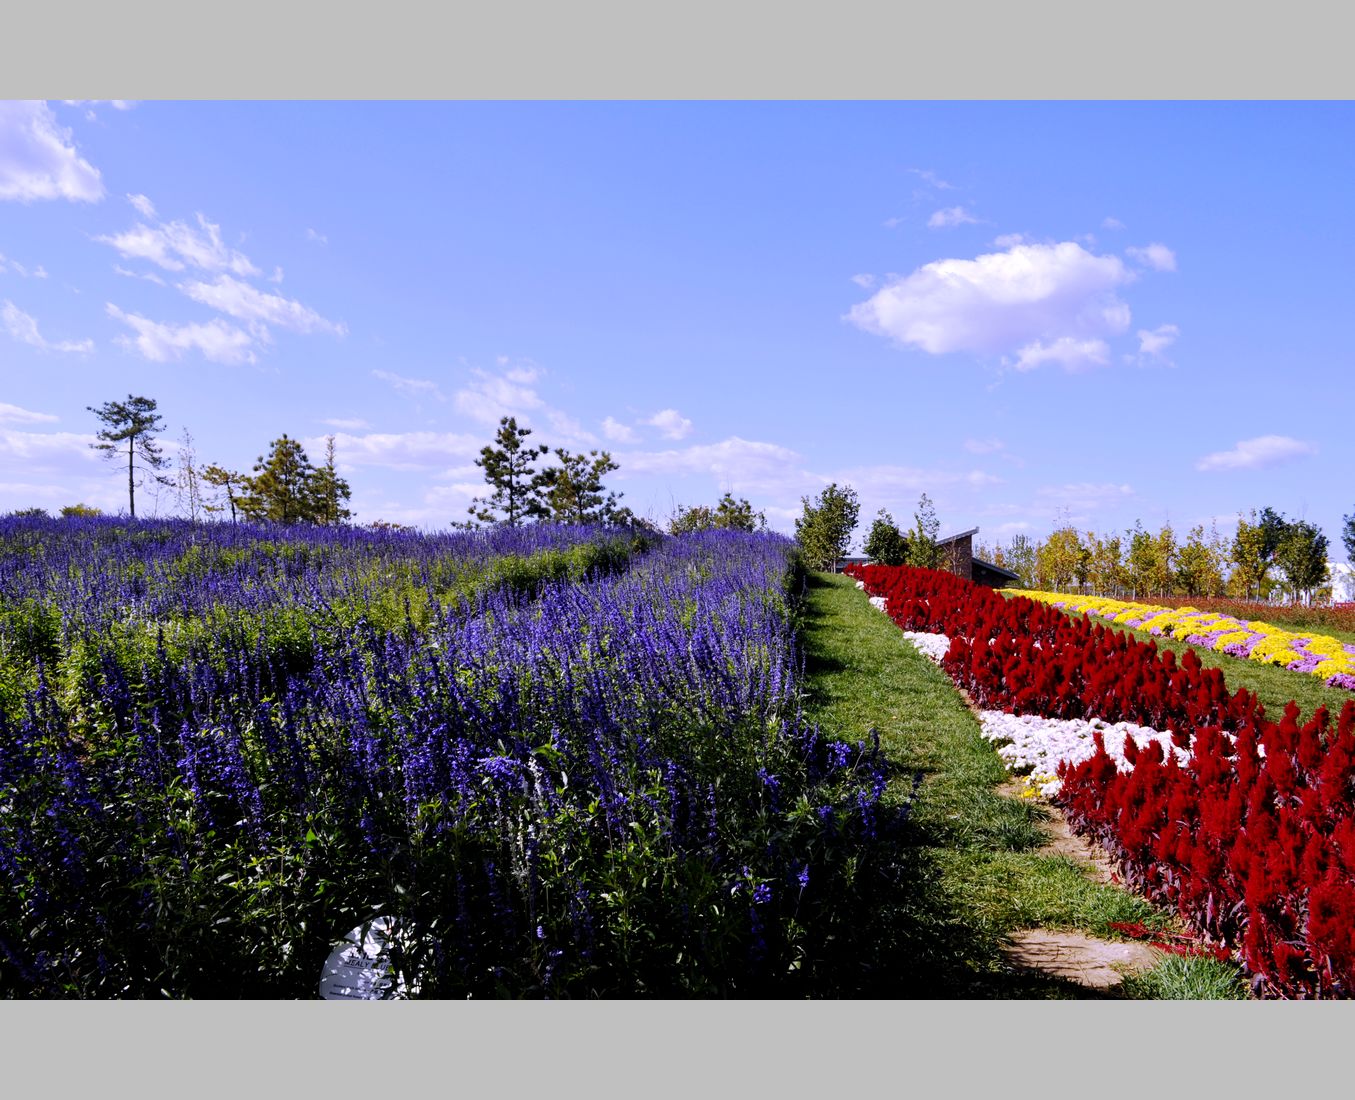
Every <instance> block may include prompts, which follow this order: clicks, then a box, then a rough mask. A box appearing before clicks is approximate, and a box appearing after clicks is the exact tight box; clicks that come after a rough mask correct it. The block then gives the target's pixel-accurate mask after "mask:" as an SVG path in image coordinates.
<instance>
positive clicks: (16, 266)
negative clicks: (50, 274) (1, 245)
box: [0, 252, 47, 279]
mask: <svg viewBox="0 0 1355 1100" xmlns="http://www.w3.org/2000/svg"><path fill="white" fill-rule="evenodd" d="M6 271H12V272H14V274H15V275H18V276H19V277H20V278H24V279H45V278H47V269H46V268H45V267H43V266H42V264H38V266H37V267H35V268H34V269H33V270H32V271H29V270H28V268H26V267H25V266H24V265H23V264H21V263H20V262H19V261H18V260H12V259H8V258H6V256H5V254H4V253H3V252H0V273H3V272H6Z"/></svg>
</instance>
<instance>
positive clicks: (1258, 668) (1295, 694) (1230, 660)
mask: <svg viewBox="0 0 1355 1100" xmlns="http://www.w3.org/2000/svg"><path fill="white" fill-rule="evenodd" d="M1069 614H1073V615H1077V614H1078V613H1076V612H1070V613H1069ZM1087 619H1088V621H1090V622H1092V623H1099V624H1100V625H1101V626H1104V627H1106V628H1108V629H1110V630H1118V631H1121V632H1123V633H1126V634H1132V635H1134V636H1135V637H1137V638H1140V639H1142V640H1143V641H1153V642H1156V643H1157V648H1158V649H1171V650H1174V651H1175V652H1176V656H1177V659H1178V660H1180V658H1181V655H1182V654H1183V653H1185V652H1186V650H1194V652H1195V656H1197V657H1198V658H1199V659H1200V663H1201V664H1202V665H1205V666H1206V667H1208V668H1218V669H1222V670H1223V679H1224V681H1225V682H1226V683H1227V685H1228V690H1229V691H1237V689H1238V688H1246V689H1247V690H1248V691H1250V692H1252V693H1254V694H1255V695H1256V697H1257V698H1258V699H1260V700H1261V703H1262V705H1264V706H1265V708H1266V714H1267V715H1268V716H1269V717H1271V718H1272V719H1274V720H1275V721H1279V719H1280V717H1281V715H1283V714H1284V707H1285V704H1286V703H1288V702H1289V701H1290V700H1291V699H1292V700H1293V701H1294V702H1296V703H1298V705H1299V709H1300V710H1301V711H1302V712H1303V715H1304V717H1307V716H1309V715H1311V714H1312V713H1313V711H1315V710H1316V709H1317V708H1318V707H1320V706H1325V707H1326V708H1327V709H1328V710H1329V711H1331V713H1332V716H1333V717H1335V716H1336V715H1337V714H1339V713H1340V712H1341V707H1342V706H1343V705H1344V704H1345V702H1346V700H1348V699H1351V698H1355V694H1353V693H1351V692H1349V691H1345V690H1343V689H1342V688H1329V687H1327V686H1326V685H1325V684H1324V683H1323V682H1322V681H1321V680H1319V679H1318V678H1317V677H1316V676H1310V675H1308V674H1307V673H1305V672H1290V671H1289V669H1287V668H1281V667H1280V666H1279V665H1268V664H1265V663H1263V662H1261V661H1249V660H1245V659H1244V658H1241V657H1229V656H1227V655H1226V654H1223V653H1216V652H1214V651H1213V650H1212V649H1205V648H1203V647H1202V646H1193V645H1190V644H1189V643H1187V642H1185V641H1184V640H1182V639H1178V638H1167V637H1162V636H1159V635H1153V634H1149V633H1148V631H1146V630H1137V629H1135V628H1134V627H1129V626H1123V625H1121V624H1120V623H1110V622H1107V621H1106V620H1105V619H1100V618H1097V617H1096V616H1095V615H1088V616H1087Z"/></svg>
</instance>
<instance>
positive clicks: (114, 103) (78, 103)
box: [61, 99, 138, 111]
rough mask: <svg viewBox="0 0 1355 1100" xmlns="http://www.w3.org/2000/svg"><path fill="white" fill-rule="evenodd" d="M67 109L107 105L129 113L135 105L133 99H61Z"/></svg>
mask: <svg viewBox="0 0 1355 1100" xmlns="http://www.w3.org/2000/svg"><path fill="white" fill-rule="evenodd" d="M61 102H62V103H64V104H65V105H66V106H67V107H98V106H100V105H101V104H104V103H107V104H108V105H109V106H110V107H112V108H113V109H114V110H115V111H130V110H131V109H132V108H133V107H135V106H136V105H137V102H138V101H137V100H135V99H63V100H62V101H61Z"/></svg>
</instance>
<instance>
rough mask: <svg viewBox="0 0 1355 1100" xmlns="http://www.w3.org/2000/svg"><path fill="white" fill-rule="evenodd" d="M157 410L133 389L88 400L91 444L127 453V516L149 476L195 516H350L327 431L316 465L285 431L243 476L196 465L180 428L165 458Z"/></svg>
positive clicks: (320, 519) (338, 519)
mask: <svg viewBox="0 0 1355 1100" xmlns="http://www.w3.org/2000/svg"><path fill="white" fill-rule="evenodd" d="M156 408H157V405H156V402H155V400H154V399H153V398H149V397H142V396H136V395H133V394H129V395H128V396H127V400H126V401H108V402H105V403H104V404H103V405H102V406H101V407H100V408H97V409H96V408H94V406H92V405H91V406H89V411H90V412H92V413H94V415H95V416H96V417H98V418H99V420H100V421H101V422H102V423H103V427H102V428H101V429H100V430H99V432H98V434H97V437H96V438H97V441H96V442H94V443H91V444H90V446H91V447H93V448H94V449H95V450H98V451H100V452H102V453H103V455H104V457H106V458H108V459H110V460H112V461H115V462H118V463H121V462H122V461H123V458H124V456H125V457H126V462H127V510H128V512H130V513H131V515H132V516H134V517H135V515H136V490H137V487H138V486H139V485H145V484H146V482H147V480H149V481H150V483H151V484H152V485H154V486H155V487H156V488H157V489H163V488H169V489H172V490H173V491H174V492H175V494H176V495H177V497H178V499H179V503H180V505H181V506H182V507H183V509H184V511H186V512H187V514H188V517H189V518H190V519H192V520H194V521H197V520H198V519H201V518H203V516H204V515H205V514H210V513H224V512H226V511H229V512H230V517H231V519H232V521H234V520H236V519H240V518H244V519H251V520H256V521H270V522H276V523H320V524H337V523H344V522H346V521H347V520H349V519H351V518H352V514H353V513H352V512H351V511H349V509H348V507H347V506H346V503H345V502H346V501H347V500H349V499H350V498H351V497H352V495H353V491H352V489H351V487H350V486H349V484H348V482H347V480H345V479H344V478H342V477H340V476H339V472H338V467H337V464H336V461H335V450H334V437H333V436H332V435H331V436H328V437H326V440H325V458H324V461H323V462H322V463H321V464H320V465H318V466H317V465H314V464H312V462H311V460H310V458H309V456H307V454H306V450H305V448H304V447H303V446H302V445H301V443H300V442H299V441H298V440H295V439H292V438H291V437H290V436H288V435H287V434H285V433H284V434H283V435H282V436H281V437H279V438H278V439H275V440H273V442H272V443H271V444H270V445H269V452H268V454H267V455H260V456H259V458H258V461H257V462H256V463H255V464H254V469H253V471H252V472H251V473H249V474H244V473H239V472H236V471H234V470H229V469H227V468H226V467H224V466H221V465H219V464H217V463H209V464H207V465H201V464H199V462H198V456H197V451H196V449H195V447H194V446H193V437H192V436H191V435H190V434H189V433H188V431H187V430H186V429H185V431H184V434H183V439H182V440H181V442H180V443H179V445H178V447H177V455H176V460H175V461H174V462H171V461H170V459H169V457H168V456H167V455H166V454H165V452H164V448H163V446H162V444H161V443H160V442H159V440H158V438H157V437H158V436H159V435H160V433H161V432H162V431H163V430H164V425H163V418H162V417H161V415H160V414H159V413H158V412H157V411H156ZM63 514H65V509H63Z"/></svg>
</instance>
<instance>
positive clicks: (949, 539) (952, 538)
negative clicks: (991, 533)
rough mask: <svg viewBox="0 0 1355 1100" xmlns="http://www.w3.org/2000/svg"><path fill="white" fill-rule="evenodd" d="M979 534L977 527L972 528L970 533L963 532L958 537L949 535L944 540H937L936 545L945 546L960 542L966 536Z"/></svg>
mask: <svg viewBox="0 0 1355 1100" xmlns="http://www.w3.org/2000/svg"><path fill="white" fill-rule="evenodd" d="M978 533H979V529H978V528H977V527H971V528H970V529H969V530H968V531H961V532H960V533H959V534H958V535H947V536H946V537H945V538H943V539H937V540H936V545H937V546H945V545H946V544H947V543H949V542H959V541H960V540H961V539H962V538H964V537H965V536H966V535H977V534H978Z"/></svg>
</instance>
